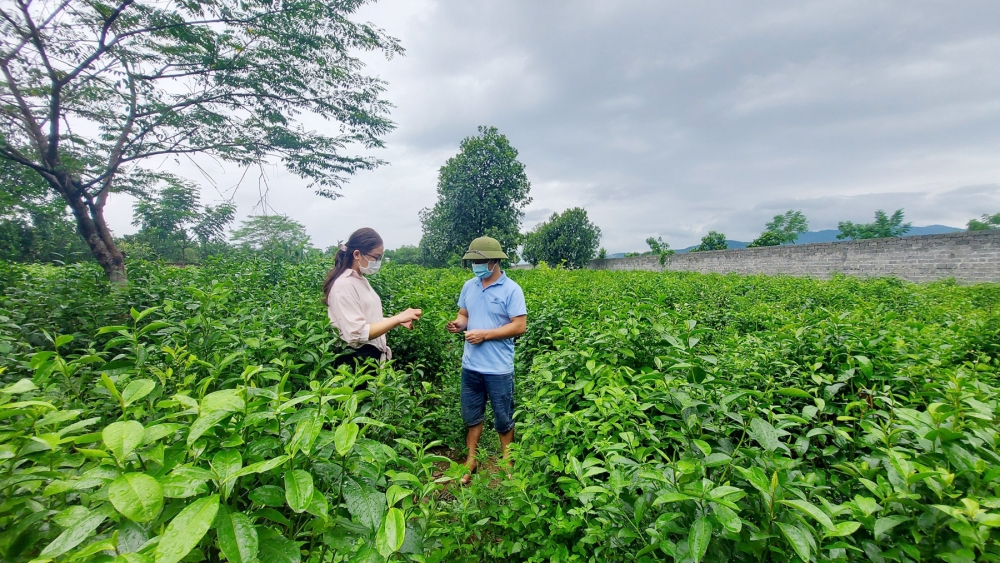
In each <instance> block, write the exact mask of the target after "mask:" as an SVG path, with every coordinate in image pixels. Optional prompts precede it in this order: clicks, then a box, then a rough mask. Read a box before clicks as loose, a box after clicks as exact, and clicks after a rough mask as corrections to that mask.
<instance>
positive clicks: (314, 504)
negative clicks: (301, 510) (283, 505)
mask: <svg viewBox="0 0 1000 563" xmlns="http://www.w3.org/2000/svg"><path fill="white" fill-rule="evenodd" d="M306 512H308V513H309V514H312V515H313V516H317V517H319V518H322V519H324V520H326V519H328V518H329V517H330V505H329V504H328V503H327V502H326V496H325V495H323V493H321V492H320V491H319V489H313V497H312V501H310V502H309V508H307V509H306Z"/></svg>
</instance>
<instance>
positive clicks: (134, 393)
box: [122, 379, 156, 407]
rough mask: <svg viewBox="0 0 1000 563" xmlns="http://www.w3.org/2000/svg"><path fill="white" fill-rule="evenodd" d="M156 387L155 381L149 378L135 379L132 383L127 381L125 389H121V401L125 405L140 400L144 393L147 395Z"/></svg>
mask: <svg viewBox="0 0 1000 563" xmlns="http://www.w3.org/2000/svg"><path fill="white" fill-rule="evenodd" d="M153 389H156V383H155V382H154V381H153V380H151V379H136V380H135V381H133V382H132V383H129V384H128V385H127V386H126V387H125V390H124V391H122V401H123V402H124V403H125V406H126V407H127V406H129V405H131V404H132V403H134V402H136V401H138V400H141V399H142V398H143V397H145V396H146V395H149V394H150V393H152V392H153Z"/></svg>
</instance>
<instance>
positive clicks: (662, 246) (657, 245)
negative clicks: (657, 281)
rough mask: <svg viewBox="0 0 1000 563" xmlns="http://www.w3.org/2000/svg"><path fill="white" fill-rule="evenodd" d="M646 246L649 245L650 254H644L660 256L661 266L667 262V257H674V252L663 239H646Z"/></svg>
mask: <svg viewBox="0 0 1000 563" xmlns="http://www.w3.org/2000/svg"><path fill="white" fill-rule="evenodd" d="M646 244H648V245H649V252H648V253H644V254H653V255H656V256H659V257H660V265H661V266H662V265H663V264H665V263H666V262H667V256H673V255H674V250H673V249H672V248H670V245H669V244H667V243H666V242H664V241H663V237H656V238H653V237H649V238H648V239H646Z"/></svg>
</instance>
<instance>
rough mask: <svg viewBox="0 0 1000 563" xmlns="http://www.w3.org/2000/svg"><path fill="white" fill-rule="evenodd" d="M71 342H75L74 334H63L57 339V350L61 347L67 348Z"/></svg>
mask: <svg viewBox="0 0 1000 563" xmlns="http://www.w3.org/2000/svg"><path fill="white" fill-rule="evenodd" d="M70 342H73V335H72V334H63V335H61V336H57V337H56V341H55V345H56V348H59V347H61V346H65V345H67V344H69V343H70Z"/></svg>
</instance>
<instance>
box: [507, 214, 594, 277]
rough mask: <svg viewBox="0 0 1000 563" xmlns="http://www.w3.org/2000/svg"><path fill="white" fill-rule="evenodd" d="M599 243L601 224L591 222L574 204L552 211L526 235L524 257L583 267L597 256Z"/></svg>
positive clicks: (531, 260) (532, 261) (533, 260)
mask: <svg viewBox="0 0 1000 563" xmlns="http://www.w3.org/2000/svg"><path fill="white" fill-rule="evenodd" d="M600 243H601V229H600V227H598V226H597V225H595V224H593V223H591V222H590V219H588V218H587V211H586V210H585V209H583V208H582V207H574V208H573V209H567V210H566V211H563V212H562V213H561V214H560V213H553V214H552V216H551V217H549V220H548V221H543V222H541V223H539V224H538V225H536V226H535V228H534V229H532V230H531V231H530V232H529V233H528V234H527V235H526V236H525V239H524V259H525V260H527V261H528V262H531V263H532V264H537V263H538V262H539V261H542V260H544V261H545V262H548V263H549V264H561V263H562V264H566V265H567V266H568V267H570V268H583V267H585V266H586V265H587V264H589V263H590V261H591V260H593V259H594V253H595V252H597V247H598V246H599V245H600Z"/></svg>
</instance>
